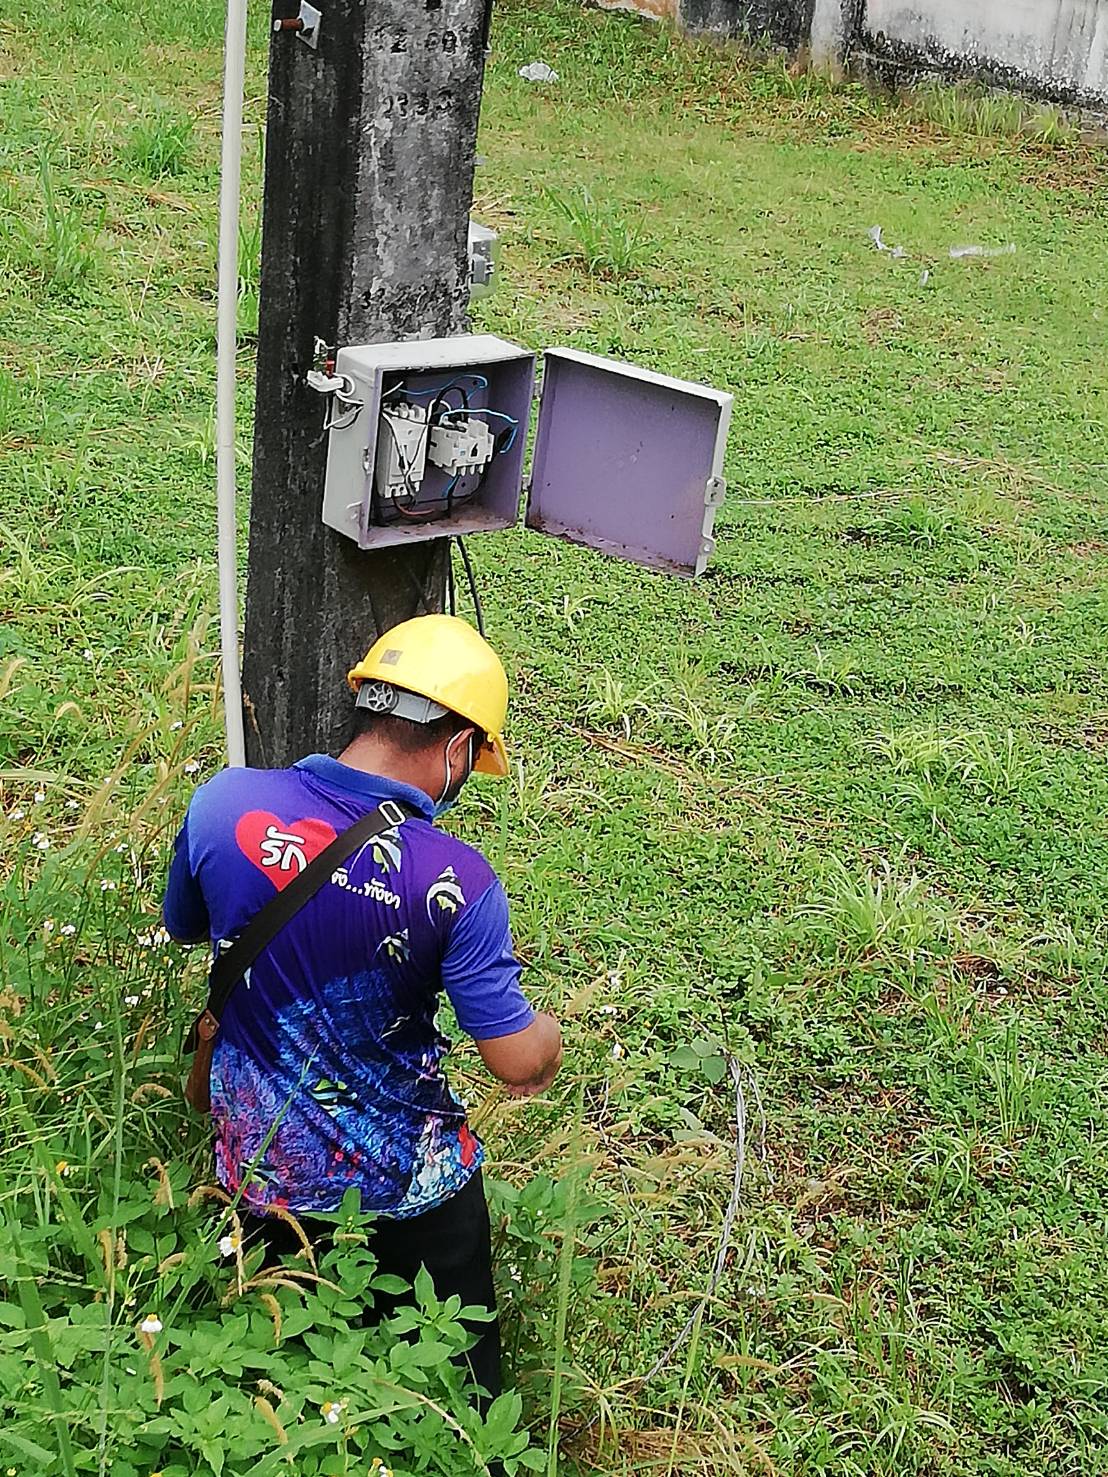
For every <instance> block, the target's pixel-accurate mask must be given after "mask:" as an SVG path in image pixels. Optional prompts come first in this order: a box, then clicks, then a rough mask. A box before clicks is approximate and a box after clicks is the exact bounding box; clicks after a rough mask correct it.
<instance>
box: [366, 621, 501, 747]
mask: <svg viewBox="0 0 1108 1477" xmlns="http://www.w3.org/2000/svg"><path fill="white" fill-rule="evenodd" d="M346 680H347V682H349V683H350V686H351V688H352V689H353V691H354V692H357V691H358V688H359V687H360V686H361V684H362V683H363V682H387V683H388V684H389V685H390V686H392V687H399V688H402V689H404V691H406V692H414V693H417V694H418V695H419V696H420V697H425V698H429V699H430V700H431V701H432V702H434V703H439V704H441V705H442V707H444V708H449V709H450V711H451V712H452V713H457V714H458V716H459V717H460V718H468V719H469V721H470V722H471V723H474V724H476V726H477V727H478V728H480V729H482V730H483V731H484V732H485V733H486V734H487V735H488V742H487V743H486V744H485V745H484V747H483V748H482V749H481V752H480V753H479V754H478V756H477V762H476V764H475V765H474V768H475V769H476V770H479V771H480V772H481V773H482V774H499V775H504V774H507V773H508V751H507V750H506V749H505V747H504V739H503V737H502V731H503V728H504V719H505V717H506V716H507V712H508V678H507V676H506V675H505V672H504V666H503V664H502V662H501V660H500V658H499V657H498V656H497V654H496V652H495V651H493V649H492V647H491V646H490V645H489V643H488V642H487V641H486V640H485V638H484V637H483V636H480V635H478V633H477V632H476V631H475V630H474V629H473V627H472V626H471V625H469V624H468V622H466V621H463V620H460V619H459V618H458V617H457V616H454V615H420V616H416V618H415V619H414V620H410V621H404V622H403V623H402V624H401V625H399V626H394V627H393V628H392V630H391V631H386V632H385V634H384V635H383V636H381V637H380V638H379V639H378V640H377V641H375V642H374V643H373V645H372V646H371V647H370V649H369V650H368V651H367V652H366V654H365V657H364V658H363V659H362V660H361V661H360V662H359V663H358V665H357V666H356V667H351V669H350V671H349V672H348V673H347V674H346Z"/></svg>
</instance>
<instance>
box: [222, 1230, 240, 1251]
mask: <svg viewBox="0 0 1108 1477" xmlns="http://www.w3.org/2000/svg"><path fill="white" fill-rule="evenodd" d="M241 1246H242V1237H241V1236H240V1235H238V1233H237V1232H235V1233H233V1234H232V1235H230V1236H221V1237H220V1238H219V1250H220V1254H221V1255H222V1256H234V1255H235V1254H236V1253H237V1252H238V1250H239V1248H240V1247H241Z"/></svg>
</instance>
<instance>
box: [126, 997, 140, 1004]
mask: <svg viewBox="0 0 1108 1477" xmlns="http://www.w3.org/2000/svg"><path fill="white" fill-rule="evenodd" d="M123 1003H124V1005H137V1004H138V1003H139V997H138V996H137V995H124V997H123Z"/></svg>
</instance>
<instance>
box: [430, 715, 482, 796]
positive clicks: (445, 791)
mask: <svg viewBox="0 0 1108 1477" xmlns="http://www.w3.org/2000/svg"><path fill="white" fill-rule="evenodd" d="M475 737H476V735H475V734H474V732H473V729H472V728H471V729H470V730H469V738H468V739H467V741H466V746H467V748H468V750H469V754H468V763H467V766H466V772H465V779H463V780H462V785H464V784H465V782H466V780H467V779H469V777H470V775H471V774H472V773H473V766H474V764H475V763H476V762H477V756H476V754H475V753H474V752H473V740H474V738H475ZM460 738H461V734H460V733H456V734H455V735H454V737H453V738H452V739H451V740H450V742H449V743H448V744H447V746H446V748H445V749H444V750H443V751H442V766H443V785H442V789H441V790H440V792H439V797H438V799H437V800H436V801H435V804H436V805H442V804H443V803H444V801H445V800H446V798H447V796H448V795H449V794H450V788H451V784H452V783H453V775H452V774H451V772H450V751H451V749H453V747H454V745H455V744H456V743H457V742H458V740H459V739H460ZM462 785H459V786H458V787H457V790H455V794H457V792H458V790H460V789H461V788H462Z"/></svg>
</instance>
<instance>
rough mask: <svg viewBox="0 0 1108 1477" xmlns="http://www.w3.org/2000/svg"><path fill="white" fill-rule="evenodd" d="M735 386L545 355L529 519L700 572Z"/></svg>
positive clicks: (654, 564) (612, 549) (630, 554)
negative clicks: (710, 384) (727, 390)
mask: <svg viewBox="0 0 1108 1477" xmlns="http://www.w3.org/2000/svg"><path fill="white" fill-rule="evenodd" d="M733 398H734V397H733V396H731V395H729V394H727V393H725V392H724V391H721V390H713V389H711V388H709V387H708V386H706V385H698V384H694V383H692V382H691V381H688V380H677V379H671V378H669V377H668V376H667V375H662V374H654V373H653V372H652V371H650V370H647V369H638V368H636V367H635V366H634V365H631V364H620V363H619V362H617V361H616V360H614V359H605V358H602V357H600V356H599V355H596V354H585V353H581V352H579V351H578V350H576V349H548V350H547V351H546V354H545V356H544V371H543V386H542V400H541V402H540V406H539V415H538V425H537V430H536V436H535V450H534V456H533V459H532V468H531V490H530V497H529V499H528V504H527V526H528V527H529V528H534V529H537V530H538V531H539V532H541V533H549V534H553V535H555V536H556V537H558V538H564V539H568V540H570V541H571V542H572V543H575V544H585V545H587V546H588V547H589V548H593V549H600V550H602V551H603V552H604V553H606V554H613V555H615V556H616V557H617V558H620V559H628V560H631V561H632V562H634V563H636V564H645V565H648V566H650V567H651V568H653V569H664V570H666V571H668V572H669V573H671V574H683V575H688V576H690V577H691V576H693V575H698V574H702V573H703V571H704V567H705V565H706V564H707V562H708V557H709V555H710V554H711V552H712V549H713V548H714V540H713V538H712V524H713V522H714V521H715V514H716V509H717V508H718V507H719V505H720V503H721V502H722V501H723V494H724V482H723V452H724V446H725V443H726V440H727V427H728V423H729V422H730V419H731V405H732V401H733Z"/></svg>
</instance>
